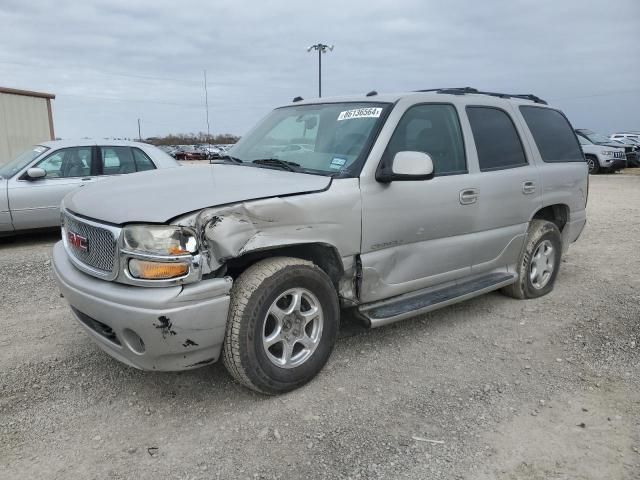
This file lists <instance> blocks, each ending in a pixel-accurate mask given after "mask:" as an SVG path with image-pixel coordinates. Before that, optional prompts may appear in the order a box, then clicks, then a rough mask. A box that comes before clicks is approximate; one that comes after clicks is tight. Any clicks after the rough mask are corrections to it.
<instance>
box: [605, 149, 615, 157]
mask: <svg viewBox="0 0 640 480" xmlns="http://www.w3.org/2000/svg"><path fill="white" fill-rule="evenodd" d="M615 154H616V152H614V151H613V150H605V151H603V152H602V155H604V156H605V157H613V156H615Z"/></svg>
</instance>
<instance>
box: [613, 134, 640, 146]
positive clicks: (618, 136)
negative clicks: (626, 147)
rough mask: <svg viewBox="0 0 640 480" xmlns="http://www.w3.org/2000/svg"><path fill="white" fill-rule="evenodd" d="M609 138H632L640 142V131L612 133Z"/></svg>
mask: <svg viewBox="0 0 640 480" xmlns="http://www.w3.org/2000/svg"><path fill="white" fill-rule="evenodd" d="M609 138H610V139H612V140H617V139H619V138H630V139H632V140H635V141H636V142H638V144H640V132H620V133H612V134H611V135H609Z"/></svg>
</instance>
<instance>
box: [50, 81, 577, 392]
mask: <svg viewBox="0 0 640 480" xmlns="http://www.w3.org/2000/svg"><path fill="white" fill-rule="evenodd" d="M587 182H588V174H587V164H586V162H585V159H584V156H583V154H582V152H581V150H580V145H579V143H578V140H577V139H576V135H575V133H574V131H573V128H572V127H571V125H570V124H569V122H568V120H567V119H566V117H565V116H564V115H563V114H562V112H560V111H558V110H556V109H554V108H551V107H549V106H548V105H547V104H546V102H544V101H543V100H541V99H540V98H538V97H536V96H534V95H509V94H502V93H492V92H480V91H478V90H475V89H472V88H468V87H467V88H451V89H438V90H428V91H419V92H412V93H405V94H397V95H378V94H377V93H376V92H370V93H368V94H367V95H361V96H352V97H344V98H342V97H341V98H330V99H327V98H322V99H314V100H312V101H305V100H303V99H300V98H296V99H295V100H294V102H292V103H291V104H290V105H287V106H283V107H281V108H277V109H275V110H274V111H273V112H271V113H270V114H269V115H267V117H266V118H264V119H263V120H262V121H261V122H260V123H258V125H257V126H256V127H255V128H254V129H253V130H251V131H250V132H249V133H248V134H247V135H245V136H244V137H243V138H242V140H241V141H240V142H239V143H238V144H237V145H236V146H235V147H233V148H232V149H231V150H229V151H228V152H227V154H226V156H224V157H223V158H221V159H220V160H218V162H217V163H216V164H212V165H206V166H202V167H185V168H179V169H168V170H155V171H149V172H143V173H139V174H136V175H130V176H124V177H121V178H118V179H114V180H107V181H104V182H100V183H96V184H94V185H91V186H87V187H86V188H82V189H78V190H76V191H74V192H73V193H70V194H69V195H67V196H66V197H65V199H64V201H63V203H62V206H61V218H62V241H61V242H59V243H58V244H56V245H55V247H54V252H53V259H54V260H53V267H54V271H55V276H56V279H57V282H58V284H59V287H60V290H61V291H62V294H63V295H64V297H66V299H67V300H68V302H69V304H70V305H71V310H72V312H73V314H74V316H75V318H76V319H77V320H78V321H79V323H80V324H81V325H82V326H83V327H84V329H85V330H86V332H87V334H88V335H89V336H90V337H91V338H92V339H93V340H94V341H95V342H96V343H97V344H98V345H99V346H100V347H101V348H102V349H103V350H104V351H106V352H107V353H108V354H109V355H111V356H113V357H115V358H116V359H118V360H120V361H122V362H124V363H126V364H128V365H131V366H133V367H137V368H140V369H144V370H158V371H161V370H162V371H167V370H185V369H192V368H196V367H200V366H203V365H209V364H211V363H213V362H216V361H217V360H218V359H219V358H220V357H222V360H223V361H224V364H225V365H226V367H227V369H228V370H229V372H230V373H231V375H232V376H233V377H235V379H237V380H238V381H239V382H240V383H242V384H244V385H245V386H247V387H249V388H251V389H254V390H256V391H258V392H262V393H265V394H277V393H280V392H285V391H288V390H292V389H294V388H297V387H299V386H301V385H303V384H304V383H306V382H308V381H309V380H310V379H312V378H313V377H314V376H315V375H316V374H317V373H318V372H319V371H320V370H321V369H322V367H323V366H324V364H325V363H326V361H327V359H328V358H329V355H330V353H331V351H332V348H333V346H334V343H335V341H336V336H337V333H338V326H339V321H340V312H341V309H352V310H353V311H354V312H355V314H356V315H357V316H358V317H359V318H361V319H362V320H363V321H364V322H366V324H367V325H368V326H370V327H378V326H381V325H387V324H389V323H391V322H396V321H398V320H402V319H405V318H408V317H412V316H415V315H419V314H422V313H424V312H428V311H431V310H434V309H436V308H440V307H443V306H446V305H450V304H452V303H456V302H460V301H463V300H466V299H469V298H472V297H474V296H477V295H481V294H483V293H486V292H489V291H492V290H498V289H500V290H502V291H503V292H504V293H505V294H507V295H509V296H511V297H514V298H517V299H531V298H536V297H540V296H542V295H545V294H547V293H549V292H550V291H551V290H552V289H553V285H554V282H555V280H556V277H557V275H558V270H559V268H560V257H561V255H562V254H563V253H564V252H566V250H567V248H568V247H569V245H570V244H571V243H572V242H574V241H576V240H577V238H578V236H579V235H580V233H581V231H582V229H583V227H584V225H585V222H586V213H585V206H586V202H587V195H588V183H587Z"/></svg>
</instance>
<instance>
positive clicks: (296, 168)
mask: <svg viewBox="0 0 640 480" xmlns="http://www.w3.org/2000/svg"><path fill="white" fill-rule="evenodd" d="M251 163H257V164H258V165H267V166H269V167H279V168H282V169H283V170H287V171H289V172H301V171H302V170H301V169H300V164H299V163H295V162H287V161H285V160H280V159H279V158H259V159H257V160H253V161H252V162H251Z"/></svg>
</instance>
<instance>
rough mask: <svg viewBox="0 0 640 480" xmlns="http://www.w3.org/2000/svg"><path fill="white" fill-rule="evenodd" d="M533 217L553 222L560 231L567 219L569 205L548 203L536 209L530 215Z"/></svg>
mask: <svg viewBox="0 0 640 480" xmlns="http://www.w3.org/2000/svg"><path fill="white" fill-rule="evenodd" d="M534 218H538V219H541V220H547V221H549V222H553V223H555V224H556V226H557V227H558V230H560V231H562V229H563V228H564V226H565V225H566V224H567V222H568V221H569V207H568V206H567V205H564V204H561V203H559V204H557V205H549V206H547V207H544V208H541V209H540V210H538V211H537V212H536V213H535V215H534V216H533V217H532V219H534Z"/></svg>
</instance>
